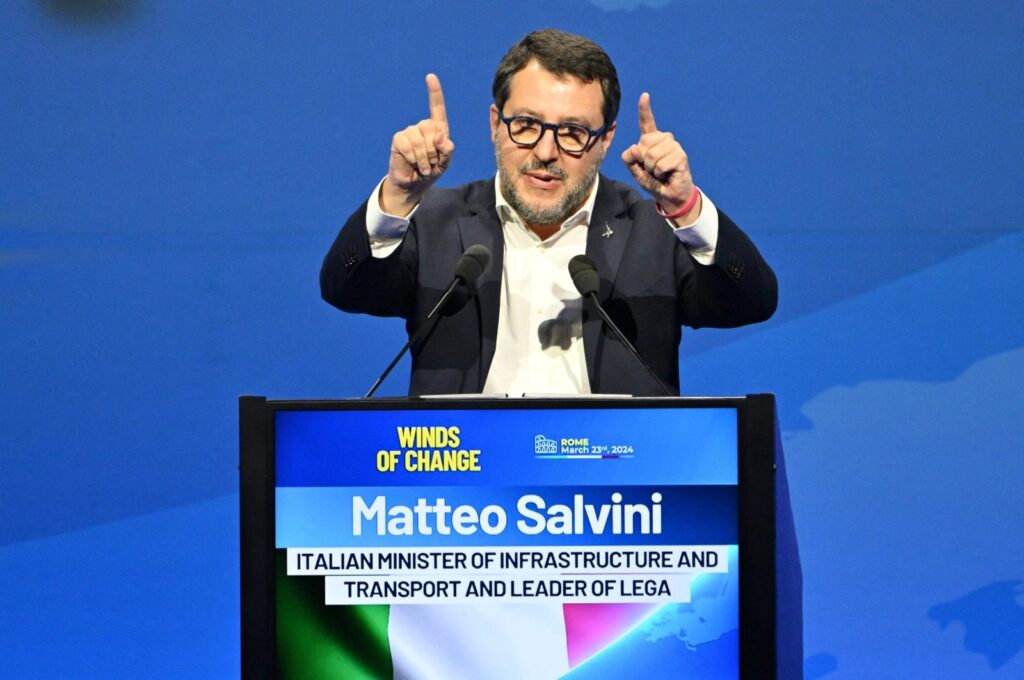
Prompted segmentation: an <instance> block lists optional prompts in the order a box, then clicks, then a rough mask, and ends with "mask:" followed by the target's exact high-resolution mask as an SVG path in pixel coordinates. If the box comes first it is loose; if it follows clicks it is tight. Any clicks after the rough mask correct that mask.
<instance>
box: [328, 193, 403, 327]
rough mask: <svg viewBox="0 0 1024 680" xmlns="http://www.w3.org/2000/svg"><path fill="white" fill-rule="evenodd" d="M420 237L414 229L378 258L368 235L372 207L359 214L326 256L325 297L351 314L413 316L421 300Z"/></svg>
mask: <svg viewBox="0 0 1024 680" xmlns="http://www.w3.org/2000/svg"><path fill="white" fill-rule="evenodd" d="M416 276H417V273H416V234H415V228H414V227H413V226H412V225H410V227H409V229H408V231H406V234H405V237H404V238H403V239H402V243H401V245H400V246H399V247H398V248H397V249H396V250H395V252H393V253H391V254H390V255H389V256H388V257H385V258H375V257H374V256H373V254H372V253H371V251H370V241H369V237H368V236H367V233H366V203H363V205H361V206H360V207H359V209H358V210H356V211H355V212H354V213H353V214H352V216H351V217H349V218H348V221H347V222H346V223H345V226H343V227H342V228H341V232H339V234H338V237H337V238H336V239H335V240H334V244H333V245H332V246H331V249H330V250H329V251H328V253H327V256H326V257H325V258H324V262H323V265H322V266H321V268H320V295H321V296H322V297H323V299H324V300H326V301H327V302H329V303H330V304H332V305H334V306H335V307H337V308H338V309H342V310H344V311H346V312H358V313H363V314H373V315H375V316H399V317H403V318H409V316H410V315H411V314H412V310H413V307H414V303H415V299H416Z"/></svg>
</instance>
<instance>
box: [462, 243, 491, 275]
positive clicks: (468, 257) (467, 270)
mask: <svg viewBox="0 0 1024 680" xmlns="http://www.w3.org/2000/svg"><path fill="white" fill-rule="evenodd" d="M490 261H491V253H490V251H488V250H487V248H485V247H484V246H482V245H480V244H476V245H472V246H470V247H468V248H466V252H464V253H462V257H460V258H459V261H458V263H457V264H456V265H455V278H458V279H462V280H463V281H465V282H466V283H472V282H473V281H476V280H477V278H479V276H480V275H481V274H483V273H484V270H485V269H487V263H488V262H490Z"/></svg>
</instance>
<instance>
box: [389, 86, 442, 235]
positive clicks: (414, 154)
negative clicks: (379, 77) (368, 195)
mask: <svg viewBox="0 0 1024 680" xmlns="http://www.w3.org/2000/svg"><path fill="white" fill-rule="evenodd" d="M426 81H427V97H428V99H429V104H430V117H429V118H426V119H424V120H421V121H420V122H418V123H416V124H415V125H410V126H409V127H407V128H405V129H404V130H402V131H400V132H398V133H396V134H395V136H394V137H392V138H391V157H390V159H389V160H388V176H387V178H386V179H385V180H384V184H383V185H382V186H381V191H380V207H381V209H383V210H384V212H387V213H390V214H393V215H408V214H409V213H410V212H412V209H413V208H415V207H416V205H417V204H418V203H419V202H420V199H422V198H423V194H424V193H425V192H426V191H427V189H429V188H430V186H431V185H432V184H433V183H434V182H436V181H437V179H438V178H439V177H440V176H441V175H442V174H444V171H445V170H447V169H448V165H449V164H450V163H451V161H452V154H453V153H454V152H455V144H453V143H452V140H451V138H449V136H448V115H447V114H446V113H445V108H444V93H443V92H442V91H441V81H440V80H438V78H437V76H436V75H434V74H433V73H428V74H427V78H426Z"/></svg>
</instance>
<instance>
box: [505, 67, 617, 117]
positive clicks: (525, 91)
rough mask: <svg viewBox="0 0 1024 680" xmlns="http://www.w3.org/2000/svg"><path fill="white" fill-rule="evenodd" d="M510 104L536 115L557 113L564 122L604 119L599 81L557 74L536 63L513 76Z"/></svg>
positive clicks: (602, 98) (602, 96)
mask: <svg viewBox="0 0 1024 680" xmlns="http://www.w3.org/2000/svg"><path fill="white" fill-rule="evenodd" d="M507 103H508V105H510V106H512V107H517V108H520V109H524V110H525V109H530V110H531V112H533V113H538V112H541V111H542V110H557V112H558V113H559V114H561V116H562V117H563V118H580V119H584V118H585V119H591V120H592V121H594V122H597V121H600V120H601V119H602V117H603V105H604V95H603V93H602V91H601V84H600V83H599V82H598V81H596V80H592V81H590V82H584V81H582V80H580V79H579V78H577V77H576V76H573V75H569V74H556V73H553V72H552V71H549V70H547V69H546V68H544V66H543V65H541V64H540V62H538V61H536V60H534V61H531V62H530V63H528V64H527V65H526V66H524V67H523V68H522V69H520V70H519V71H517V72H516V73H515V75H513V76H512V80H511V83H510V87H509V96H508V102H507Z"/></svg>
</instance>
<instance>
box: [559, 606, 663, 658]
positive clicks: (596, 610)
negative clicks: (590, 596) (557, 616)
mask: <svg viewBox="0 0 1024 680" xmlns="http://www.w3.org/2000/svg"><path fill="white" fill-rule="evenodd" d="M660 606H661V605H660V604H656V603H650V602H644V603H636V604H566V605H563V606H562V613H563V615H564V616H565V639H566V644H567V646H568V648H569V650H568V651H569V668H575V667H576V666H578V665H580V664H581V663H583V662H584V661H586V660H587V659H589V658H590V657H592V656H594V655H595V654H597V653H598V652H600V651H601V650H602V649H604V648H605V647H608V646H609V645H610V644H611V643H613V642H615V641H616V640H617V639H619V638H620V637H622V636H623V635H624V634H625V633H626V632H628V631H629V630H630V629H631V628H633V627H634V626H636V625H637V624H638V623H640V622H641V621H643V620H644V619H645V618H647V617H648V616H649V615H650V614H651V613H652V612H653V611H654V610H655V609H657V608H658V607H660Z"/></svg>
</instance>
